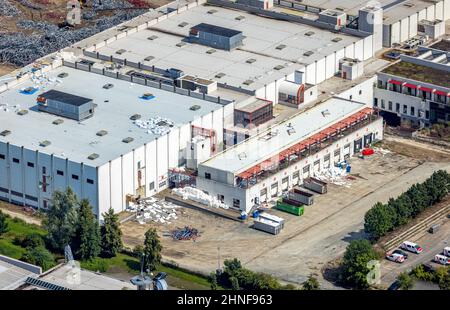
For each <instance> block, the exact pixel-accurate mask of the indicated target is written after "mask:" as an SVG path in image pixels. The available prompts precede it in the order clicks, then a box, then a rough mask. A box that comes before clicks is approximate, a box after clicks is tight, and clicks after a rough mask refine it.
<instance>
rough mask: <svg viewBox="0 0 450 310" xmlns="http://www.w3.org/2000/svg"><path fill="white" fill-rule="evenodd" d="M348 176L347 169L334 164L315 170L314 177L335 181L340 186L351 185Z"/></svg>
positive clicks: (330, 181)
mask: <svg viewBox="0 0 450 310" xmlns="http://www.w3.org/2000/svg"><path fill="white" fill-rule="evenodd" d="M347 176H348V175H347V172H346V171H345V169H343V168H340V167H334V166H333V167H330V168H328V169H322V170H320V171H316V172H314V177H315V178H316V179H319V180H321V181H325V182H328V183H333V184H335V185H338V186H344V187H350V184H349V183H348V182H347V181H346V180H348V178H347Z"/></svg>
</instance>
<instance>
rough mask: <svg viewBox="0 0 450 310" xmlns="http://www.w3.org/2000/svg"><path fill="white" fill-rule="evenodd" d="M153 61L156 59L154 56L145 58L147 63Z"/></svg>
mask: <svg viewBox="0 0 450 310" xmlns="http://www.w3.org/2000/svg"><path fill="white" fill-rule="evenodd" d="M153 59H155V57H153V56H147V57H145V58H144V60H145V61H150V60H153Z"/></svg>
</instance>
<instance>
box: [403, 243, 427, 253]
mask: <svg viewBox="0 0 450 310" xmlns="http://www.w3.org/2000/svg"><path fill="white" fill-rule="evenodd" d="M400 247H401V248H402V249H404V250H407V251H409V252H413V253H416V254H420V253H422V251H423V249H422V248H421V247H420V246H419V245H418V244H415V243H414V242H410V241H405V242H403V243H402V245H401V246H400Z"/></svg>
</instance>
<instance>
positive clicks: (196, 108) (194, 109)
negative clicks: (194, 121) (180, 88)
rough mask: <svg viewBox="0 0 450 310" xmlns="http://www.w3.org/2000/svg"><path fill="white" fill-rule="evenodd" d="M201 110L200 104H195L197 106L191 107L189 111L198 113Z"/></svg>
mask: <svg viewBox="0 0 450 310" xmlns="http://www.w3.org/2000/svg"><path fill="white" fill-rule="evenodd" d="M200 108H201V106H199V105H198V104H195V105H193V106H191V107H190V108H189V110H192V111H197V110H200Z"/></svg>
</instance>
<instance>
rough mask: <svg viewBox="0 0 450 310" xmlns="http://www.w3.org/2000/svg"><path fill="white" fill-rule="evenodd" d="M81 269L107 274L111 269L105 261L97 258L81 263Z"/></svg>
mask: <svg viewBox="0 0 450 310" xmlns="http://www.w3.org/2000/svg"><path fill="white" fill-rule="evenodd" d="M81 267H83V268H85V269H88V270H91V271H94V272H97V271H99V272H106V271H108V269H109V263H108V261H107V260H105V259H102V258H98V257H96V258H92V259H90V260H86V261H83V262H82V263H81Z"/></svg>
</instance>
